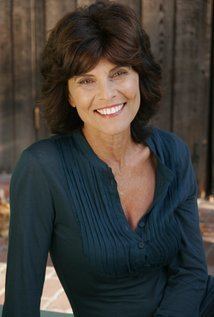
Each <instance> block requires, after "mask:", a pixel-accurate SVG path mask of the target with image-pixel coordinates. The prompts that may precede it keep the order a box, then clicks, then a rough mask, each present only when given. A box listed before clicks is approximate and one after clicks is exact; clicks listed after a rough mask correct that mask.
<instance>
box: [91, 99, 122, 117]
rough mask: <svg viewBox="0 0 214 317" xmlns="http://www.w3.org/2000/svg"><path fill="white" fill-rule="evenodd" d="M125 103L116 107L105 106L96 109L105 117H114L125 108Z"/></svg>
mask: <svg viewBox="0 0 214 317" xmlns="http://www.w3.org/2000/svg"><path fill="white" fill-rule="evenodd" d="M125 104H126V102H125V103H121V104H118V105H117V106H115V107H110V108H104V109H97V110H95V111H96V112H97V113H99V115H101V116H104V117H113V116H115V115H118V114H119V113H120V112H121V111H122V109H123V108H124V106H125Z"/></svg>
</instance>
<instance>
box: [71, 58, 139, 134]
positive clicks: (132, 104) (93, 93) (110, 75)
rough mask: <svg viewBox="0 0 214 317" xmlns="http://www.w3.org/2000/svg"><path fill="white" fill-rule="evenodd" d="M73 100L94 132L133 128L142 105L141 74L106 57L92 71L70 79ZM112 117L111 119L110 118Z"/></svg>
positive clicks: (87, 126)
mask: <svg viewBox="0 0 214 317" xmlns="http://www.w3.org/2000/svg"><path fill="white" fill-rule="evenodd" d="M68 91H69V102H70V105H71V106H72V107H74V108H76V110H77V113H78V115H79V117H80V118H81V120H82V121H83V122H84V127H83V130H84V132H85V134H86V133H90V132H89V130H91V129H93V133H96V134H97V133H99V134H102V133H104V134H111V135H112V134H118V133H121V132H123V131H126V130H127V129H128V130H129V127H130V124H131V122H132V121H133V120H134V118H135V116H136V114H137V112H138V110H139V107H140V90H139V75H138V73H137V72H136V71H135V70H133V69H132V68H131V67H118V66H116V68H115V65H114V64H112V63H111V62H109V61H108V60H106V59H101V60H100V61H99V63H98V64H97V65H96V66H95V67H94V68H93V70H92V71H91V72H89V73H87V75H86V74H84V76H83V75H80V76H76V77H75V79H74V78H71V79H69V80H68ZM110 119H111V120H110Z"/></svg>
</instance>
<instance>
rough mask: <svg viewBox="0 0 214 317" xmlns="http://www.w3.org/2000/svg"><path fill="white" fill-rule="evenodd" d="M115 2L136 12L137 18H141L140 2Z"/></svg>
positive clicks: (139, 0) (119, 0) (121, 0)
mask: <svg viewBox="0 0 214 317" xmlns="http://www.w3.org/2000/svg"><path fill="white" fill-rule="evenodd" d="M117 2H118V3H122V4H125V5H128V6H129V7H130V8H132V9H133V10H134V11H135V12H136V14H137V16H138V17H140V16H141V0H132V1H130V0H117Z"/></svg>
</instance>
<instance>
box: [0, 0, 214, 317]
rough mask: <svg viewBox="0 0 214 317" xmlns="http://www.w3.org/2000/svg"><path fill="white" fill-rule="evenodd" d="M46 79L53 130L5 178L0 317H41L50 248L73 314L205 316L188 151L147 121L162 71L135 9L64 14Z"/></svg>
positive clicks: (212, 288)
mask: <svg viewBox="0 0 214 317" xmlns="http://www.w3.org/2000/svg"><path fill="white" fill-rule="evenodd" d="M42 74H43V77H44V81H43V88H42V92H43V98H42V101H43V105H44V107H45V111H46V112H45V115H46V119H47V122H48V124H49V126H50V130H51V132H53V133H55V135H53V136H51V137H49V138H47V139H44V140H40V141H38V142H35V143H34V144H32V145H30V146H29V147H28V148H26V149H25V150H24V151H23V152H22V155H21V157H20V159H19V161H18V162H17V165H16V168H15V170H14V172H13V175H12V178H11V185H10V186H11V187H10V193H11V195H10V203H11V217H10V232H9V251H8V265H7V279H6V293H5V303H4V308H3V317H39V316H40V312H39V308H40V300H41V294H42V288H43V283H44V277H45V267H46V262H47V255H48V252H50V255H51V259H52V261H53V265H54V267H55V269H56V272H57V274H58V276H59V279H60V281H61V283H62V286H63V288H64V290H65V292H66V294H67V296H68V299H69V301H70V304H71V306H72V309H73V312H74V316H75V317H86V316H92V317H111V316H117V317H124V316H126V317H169V316H170V317H181V316H182V317H211V316H213V312H214V279H213V277H211V276H209V275H208V273H207V266H206V261H205V254H204V248H203V241H202V238H201V233H200V228H199V216H198V208H197V193H198V188H197V182H196V177H195V173H194V170H193V166H192V162H191V155H190V151H189V148H188V146H187V144H185V142H184V141H183V140H182V139H181V138H179V137H178V136H177V135H176V134H175V133H172V132H169V131H165V130H161V129H158V128H156V127H152V126H151V125H149V120H150V118H151V117H152V116H153V115H154V114H155V113H156V112H157V110H158V108H159V101H160V98H161V89H160V79H161V69H160V66H159V65H158V64H157V63H156V62H155V61H154V58H153V56H152V53H151V50H150V44H149V38H148V36H147V35H146V33H145V31H144V30H143V28H142V26H141V23H140V21H139V20H138V19H137V17H136V15H135V13H134V11H133V10H132V9H130V8H129V7H128V6H124V5H121V4H118V3H115V2H110V1H104V2H103V1H98V2H95V3H94V4H92V5H90V6H86V7H83V8H80V9H77V10H76V11H74V12H71V13H69V14H67V15H66V16H65V17H64V18H62V20H60V21H59V22H58V23H57V25H56V26H55V27H54V29H53V30H52V32H51V34H50V36H49V38H48V41H47V44H46V46H45V49H44V52H43V55H42Z"/></svg>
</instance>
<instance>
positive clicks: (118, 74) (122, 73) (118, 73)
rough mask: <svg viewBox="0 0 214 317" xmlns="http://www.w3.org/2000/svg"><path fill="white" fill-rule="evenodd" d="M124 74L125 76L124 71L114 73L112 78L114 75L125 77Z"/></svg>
mask: <svg viewBox="0 0 214 317" xmlns="http://www.w3.org/2000/svg"><path fill="white" fill-rule="evenodd" d="M126 74H127V72H126V71H118V72H116V73H114V75H113V77H115V75H116V77H117V76H121V75H126Z"/></svg>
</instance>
